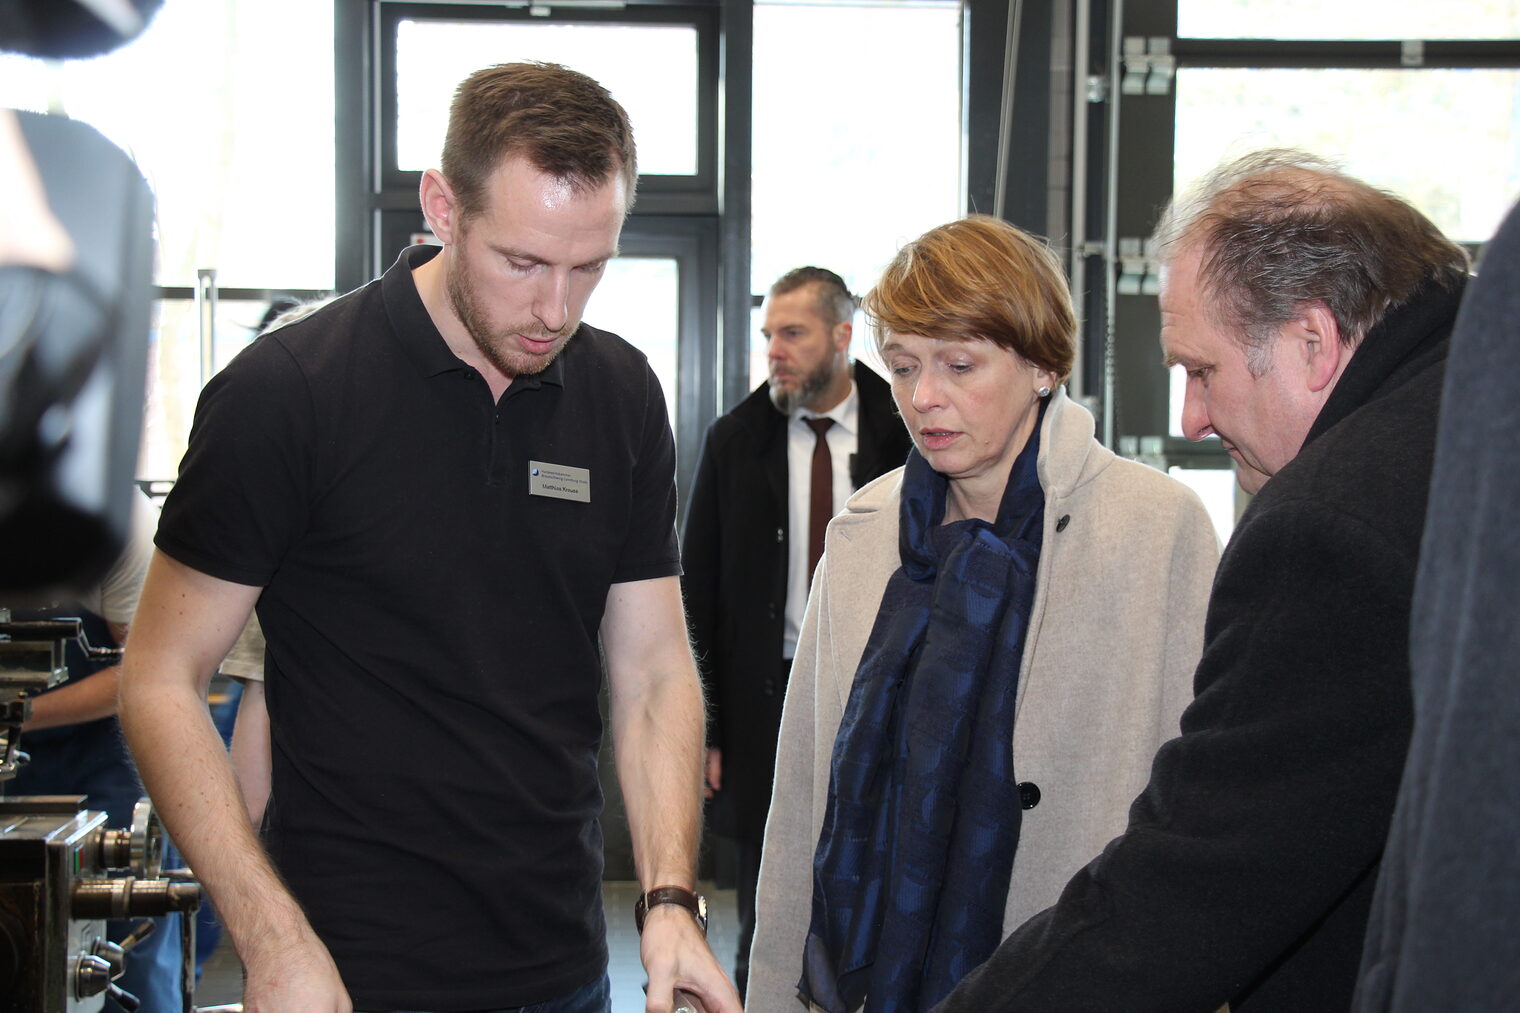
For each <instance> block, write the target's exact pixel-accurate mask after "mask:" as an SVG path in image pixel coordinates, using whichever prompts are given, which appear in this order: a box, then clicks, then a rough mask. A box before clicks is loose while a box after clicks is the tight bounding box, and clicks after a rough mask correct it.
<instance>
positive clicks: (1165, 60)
mask: <svg viewBox="0 0 1520 1013" xmlns="http://www.w3.org/2000/svg"><path fill="white" fill-rule="evenodd" d="M1176 73H1177V58H1176V57H1175V56H1173V55H1172V40H1171V39H1168V38H1167V37H1166V36H1164V35H1153V36H1151V37H1149V38H1143V37H1141V36H1138V35H1127V36H1125V37H1124V80H1123V81H1122V82H1121V83H1120V85H1119V90H1120V91H1121V92H1122V93H1123V94H1125V95H1166V94H1169V93H1170V92H1171V90H1172V78H1173V77H1175V76H1176Z"/></svg>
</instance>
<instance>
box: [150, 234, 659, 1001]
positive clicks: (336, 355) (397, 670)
mask: <svg viewBox="0 0 1520 1013" xmlns="http://www.w3.org/2000/svg"><path fill="white" fill-rule="evenodd" d="M434 252H435V251H434V250H433V249H431V248H420V247H419V248H414V249H412V250H409V251H407V252H406V253H405V254H403V255H402V257H401V259H400V260H399V261H398V262H397V263H396V265H395V266H394V267H392V268H391V269H390V270H389V271H388V272H386V274H385V276H384V277H383V278H381V279H380V280H378V281H376V282H372V283H371V284H369V285H367V286H365V287H364V288H362V289H359V290H358V291H356V292H353V293H350V294H349V295H347V296H345V297H343V298H342V299H339V300H337V301H335V302H334V303H332V304H331V305H329V306H327V307H324V308H323V309H321V310H319V311H317V312H316V313H314V314H312V315H311V316H310V317H307V318H306V319H304V320H301V321H298V322H297V323H294V324H291V325H289V326H287V327H284V328H282V329H280V330H278V331H275V332H273V333H270V334H267V335H265V336H263V337H261V338H259V339H258V340H256V341H255V342H254V343H253V344H252V345H250V346H249V347H248V348H247V349H246V350H245V351H243V352H242V353H241V354H240V355H239V356H238V357H237V358H236V359H235V360H234V361H233V362H231V363H229V364H228V366H227V367H226V369H224V370H223V371H222V372H221V373H220V374H218V375H217V376H216V377H215V378H214V379H213V380H212V381H211V383H210V384H208V385H207V387H206V389H205V391H204V392H203V393H202V395H201V400H200V404H199V406H198V408H197V410H196V418H195V424H194V428H193V430H192V432H191V437H190V447H189V450H188V451H187V453H186V455H185V459H184V462H183V463H182V465H181V467H180V478H179V482H178V483H177V484H176V486H175V488H174V491H173V492H172V493H171V494H170V496H169V498H168V501H167V502H166V503H165V506H164V512H163V519H162V521H161V523H160V525H159V532H158V538H157V542H158V546H159V548H161V549H162V550H163V551H164V552H166V553H168V554H169V555H170V556H173V557H174V558H175V559H177V560H179V561H180V562H182V563H185V564H187V565H189V566H191V567H193V568H195V569H197V570H200V571H203V572H205V573H208V574H211V575H212V576H215V577H219V578H222V579H224V580H230V581H235V582H237V583H242V584H252V585H259V586H263V587H264V589H265V590H264V593H263V595H262V597H261V598H260V600H259V605H258V614H259V620H260V622H261V623H262V624H263V627H264V632H265V635H266V637H267V638H268V642H269V658H268V661H269V664H268V666H267V670H266V686H267V695H268V705H269V713H270V719H271V724H272V728H273V732H272V736H273V764H274V770H273V777H274V787H273V793H272V797H271V801H270V808H269V815H268V817H267V826H266V834H267V840H268V843H269V847H270V850H271V853H272V854H273V856H274V858H275V861H276V863H277V865H278V866H279V869H280V872H281V874H282V875H283V876H285V878H286V880H287V881H288V882H289V884H290V886H291V888H292V890H293V891H294V893H295V895H296V897H297V898H298V899H299V900H300V901H301V903H302V904H303V905H304V906H305V907H306V909H307V911H308V914H309V916H310V918H311V921H312V924H313V926H314V927H315V928H316V930H317V932H318V934H319V935H320V936H321V937H322V939H323V940H324V942H326V944H327V946H328V948H329V949H330V950H331V951H332V954H333V957H334V959H335V960H336V961H337V964H338V968H339V970H340V971H341V972H342V974H343V978H344V981H345V983H346V984H347V986H348V988H349V991H350V993H351V994H352V996H353V999H354V1002H355V1006H356V1008H358V1009H396V1008H405V1009H438V1010H451V1009H459V1010H463V1009H482V1008H500V1007H512V1006H520V1005H525V1004H528V1003H533V1002H537V1001H539V1000H542V999H545V998H549V997H553V996H556V995H560V994H563V993H565V992H569V991H571V990H573V989H574V988H576V987H578V986H580V985H582V984H584V983H586V982H587V981H590V980H591V979H593V978H595V977H596V976H597V975H599V974H600V973H601V972H602V970H603V968H604V967H605V964H606V942H605V929H604V923H603V918H602V911H601V892H600V887H601V871H602V858H601V832H600V829H599V827H598V824H597V816H598V814H599V812H600V810H601V803H602V797H601V791H600V788H599V786H598V782H597V767H596V753H597V747H598V745H599V742H600V738H601V734H602V724H601V719H600V717H599V715H598V711H597V689H598V685H599V682H600V679H601V665H600V662H599V657H598V642H597V630H598V626H599V625H600V623H601V619H602V612H603V608H604V606H605V603H606V597H607V591H608V588H609V586H610V585H611V584H613V583H618V582H623V581H633V580H643V579H647V578H652V577H664V576H670V575H674V574H678V573H679V572H680V564H679V558H678V553H677V547H676V540H675V510H676V504H675V483H674V476H675V450H674V444H673V440H672V438H671V433H670V426H669V423H668V421H667V416H666V408H665V401H664V398H663V396H662V394H661V392H660V386H659V382H658V380H657V379H656V378H655V376H654V373H653V371H652V370H651V369H650V368H649V364H648V362H647V360H646V359H645V357H644V355H643V354H642V353H641V352H639V351H638V350H637V349H635V348H633V347H632V346H631V345H629V344H628V343H627V342H625V341H623V340H622V339H621V338H618V337H616V336H615V335H612V334H609V333H607V332H605V331H599V330H597V329H595V328H592V327H588V326H585V325H582V327H581V328H580V330H579V331H578V332H577V333H576V334H575V335H574V337H572V338H571V340H570V341H569V343H568V344H567V345H566V347H565V349H564V350H563V351H562V352H561V354H560V355H559V357H558V358H557V359H556V360H555V361H554V362H553V363H552V364H551V365H550V366H549V367H548V368H547V369H546V370H544V372H542V373H540V374H538V375H537V376H522V377H518V378H517V379H516V380H515V381H514V382H513V383H512V385H511V386H510V387H509V388H508V389H507V391H506V393H505V394H504V395H503V396H502V398H501V400H500V402H499V403H495V402H493V401H492V398H491V394H490V391H489V389H488V387H487V386H486V382H485V379H484V378H483V377H482V376H481V375H480V374H479V373H478V372H476V371H475V369H473V368H472V367H470V366H468V365H466V364H465V363H464V362H462V361H461V360H460V359H458V358H457V357H456V356H455V355H454V354H453V353H452V352H450V351H449V349H448V346H447V345H446V344H445V343H444V341H443V338H442V336H441V335H440V334H439V333H438V331H437V329H436V328H435V327H434V326H433V324H432V321H431V319H430V318H429V317H428V314H427V311H426V310H425V309H424V307H423V304H422V301H421V299H420V297H419V296H418V294H417V290H416V287H415V285H414V283H413V281H412V277H411V268H413V267H415V266H417V265H419V264H421V263H423V262H424V261H425V260H426V259H427V258H428V257H430V256H432V255H433V254H434ZM530 462H533V463H530ZM535 465H536V466H538V467H539V468H540V470H541V471H543V470H544V466H545V465H547V466H549V470H550V471H557V470H558V469H559V468H561V467H564V466H568V467H570V468H580V469H585V470H586V471H587V472H589V492H590V500H589V502H579V501H576V500H574V499H567V498H560V497H559V496H554V495H541V494H533V493H532V492H531V489H532V488H534V487H536V488H537V489H538V490H539V491H540V492H543V491H546V490H545V486H546V485H554V483H553V482H550V481H547V480H546V479H545V478H544V477H543V475H540V476H539V477H538V478H537V479H535V478H534V477H533V476H532V475H530V469H531V468H533V467H534V466H535ZM556 488H557V489H558V491H560V493H561V495H564V489H565V488H567V487H566V486H564V485H563V484H561V485H559V486H557V487H556ZM547 491H555V490H547Z"/></svg>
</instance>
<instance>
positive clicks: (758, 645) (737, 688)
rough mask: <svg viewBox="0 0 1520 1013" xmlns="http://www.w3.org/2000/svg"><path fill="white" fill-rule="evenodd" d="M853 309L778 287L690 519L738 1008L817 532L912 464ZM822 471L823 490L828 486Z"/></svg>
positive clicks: (832, 297)
mask: <svg viewBox="0 0 1520 1013" xmlns="http://www.w3.org/2000/svg"><path fill="white" fill-rule="evenodd" d="M854 311H855V301H854V299H853V297H852V296H851V295H850V291H849V289H848V288H847V287H846V286H845V283H844V281H843V280H842V279H841V278H840V277H839V276H838V275H837V274H835V273H834V272H832V271H827V270H824V269H822V268H817V267H800V268H797V269H796V270H793V271H790V272H788V273H787V274H785V275H783V276H782V277H781V278H780V279H779V280H778V281H777V282H776V283H775V284H774V285H772V286H771V291H770V294H769V295H768V296H767V298H766V303H765V323H764V326H763V328H762V333H763V334H764V335H765V338H766V342H767V346H766V358H767V360H768V363H769V367H770V380H769V381H767V382H766V383H763V384H761V385H760V386H759V387H758V388H756V389H755V390H754V392H753V393H751V394H750V395H749V396H748V397H747V398H745V399H744V400H743V401H741V402H740V403H739V405H738V406H737V407H735V408H734V409H733V410H732V411H730V412H729V413H728V414H726V415H724V416H723V417H722V418H719V419H717V420H716V421H715V422H713V424H712V426H711V427H709V429H708V431H707V437H706V440H705V441H704V443H703V445H702V457H701V461H700V462H699V463H698V465H697V476H696V479H695V481H694V483H693V485H692V491H691V500H690V504H689V506H688V509H687V513H686V524H685V536H684V540H683V543H682V547H681V556H682V565H683V567H684V568H685V571H686V575H685V577H683V578H682V581H681V584H682V589H683V590H684V592H685V596H686V609H687V613H688V615H689V617H690V623H691V633H692V640H693V643H694V645H695V647H696V653H697V659H698V664H699V665H700V667H701V670H702V675H703V678H704V680H705V681H706V684H707V689H708V694H707V695H708V701H709V706H710V708H711V719H710V721H709V724H708V746H709V749H708V763H707V779H708V790H709V791H710V792H715V793H716V794H717V796H718V797H717V799H716V801H715V803H714V812H715V818H714V829H715V830H717V831H718V832H720V833H722V834H723V835H724V836H727V837H731V838H733V840H734V842H735V844H736V849H737V859H738V861H737V865H738V870H737V871H738V902H739V916H740V938H739V952H738V959H737V964H736V966H735V973H734V980H735V983H736V984H737V985H738V986H739V991H740V994H741V995H742V994H743V992H744V985H745V980H746V978H747V977H748V967H749V944H750V940H751V939H752V938H753V936H754V931H755V881H756V878H757V876H758V874H759V870H760V842H761V840H762V837H763V834H764V831H765V816H766V813H767V811H768V810H769V808H770V797H771V777H772V774H773V772H774V768H775V765H776V734H777V730H778V729H779V727H780V724H781V702H782V698H783V697H784V696H785V693H786V677H787V672H788V671H789V670H790V668H791V663H792V662H791V659H792V655H793V653H794V651H795V649H796V645H797V631H798V629H799V628H800V626H801V625H802V613H803V608H804V606H805V605H806V603H807V592H808V584H809V582H810V581H811V579H812V573H813V567H814V566H816V565H817V552H819V551H821V547H822V535H823V531H822V524H823V523H826V522H827V519H828V517H830V516H832V515H833V514H834V513H837V512H838V511H839V510H840V509H841V508H842V507H843V506H844V501H845V500H846V499H847V498H848V497H849V494H850V493H852V492H853V491H854V490H855V489H858V488H859V487H860V486H862V485H864V484H865V483H866V482H869V481H870V480H871V479H873V478H875V477H876V476H878V475H881V474H883V473H884V472H887V471H890V470H892V469H893V468H896V467H899V466H900V465H901V464H902V463H903V461H904V460H905V459H906V457H907V454H908V446H909V438H908V432H907V430H906V429H905V428H904V426H903V424H902V420H901V419H900V418H898V417H897V414H896V411H895V409H894V407H893V405H892V394H891V390H890V389H889V388H888V386H887V384H886V383H885V382H884V381H883V380H882V379H881V378H880V377H878V376H877V375H876V374H875V373H873V372H872V371H871V370H870V369H868V368H866V367H864V366H862V365H860V364H859V363H857V364H856V365H855V367H854V369H853V370H852V369H851V368H850V360H849V348H850V336H851V327H852V324H851V318H852V316H853V314H854ZM825 419H826V420H829V421H823V420H825ZM820 426H821V427H822V429H823V432H822V433H818V432H816V430H817V429H818V428H819V427H820ZM820 457H821V459H820ZM814 467H816V468H818V469H820V470H819V471H818V472H816V474H819V475H822V476H827V477H826V479H825V480H824V481H823V482H822V483H821V485H820V484H817V483H813V482H812V477H813V474H814V471H813V469H814ZM815 497H821V498H815ZM814 508H816V516H810V514H812V513H814Z"/></svg>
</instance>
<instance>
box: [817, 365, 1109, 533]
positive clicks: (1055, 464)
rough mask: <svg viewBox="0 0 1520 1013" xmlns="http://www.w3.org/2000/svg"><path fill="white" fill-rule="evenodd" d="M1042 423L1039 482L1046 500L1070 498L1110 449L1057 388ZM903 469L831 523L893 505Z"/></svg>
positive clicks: (1103, 464)
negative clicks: (1095, 434)
mask: <svg viewBox="0 0 1520 1013" xmlns="http://www.w3.org/2000/svg"><path fill="white" fill-rule="evenodd" d="M1050 398H1051V401H1050V407H1049V408H1048V409H1046V412H1045V424H1044V425H1043V426H1041V427H1040V455H1039V459H1038V461H1037V462H1036V468H1037V469H1038V472H1039V476H1040V486H1041V488H1043V489H1044V490H1045V496H1046V499H1047V500H1048V501H1056V500H1060V499H1064V498H1065V497H1067V496H1070V495H1071V494H1072V493H1073V492H1075V491H1076V490H1077V489H1079V488H1080V487H1082V486H1083V485H1086V484H1087V483H1088V482H1091V481H1092V480H1093V479H1095V478H1097V477H1098V475H1099V474H1101V473H1102V471H1103V469H1104V468H1107V467H1108V465H1109V463H1110V462H1112V461H1113V459H1114V453H1113V451H1111V450H1109V449H1108V448H1107V447H1104V446H1103V445H1101V444H1099V443H1098V442H1097V441H1095V440H1094V439H1093V432H1094V425H1093V417H1092V413H1091V412H1089V411H1088V410H1087V409H1086V408H1083V407H1082V406H1081V405H1079V404H1077V403H1076V402H1075V401H1073V400H1072V399H1071V398H1069V397H1067V395H1066V388H1065V387H1064V386H1063V387H1059V388H1057V389H1056V391H1055V393H1053V394H1051V395H1050ZM901 487H902V469H901V468H898V469H896V470H895V471H889V472H888V473H887V474H885V475H883V476H881V477H880V478H878V479H877V480H876V481H874V482H871V483H870V484H868V485H866V486H865V487H864V488H862V489H861V490H860V491H859V492H857V493H856V494H855V495H854V496H851V497H850V501H849V502H848V503H846V504H845V509H844V513H842V514H841V515H840V516H839V517H838V518H837V519H836V520H835V522H834V523H835V524H839V525H842V526H846V527H847V526H848V525H850V524H851V523H852V520H854V519H857V518H858V519H859V520H865V519H866V517H867V516H868V515H870V514H873V513H876V512H878V511H880V510H883V509H892V510H896V509H897V504H898V500H899V495H898V494H899V491H900V489H901Z"/></svg>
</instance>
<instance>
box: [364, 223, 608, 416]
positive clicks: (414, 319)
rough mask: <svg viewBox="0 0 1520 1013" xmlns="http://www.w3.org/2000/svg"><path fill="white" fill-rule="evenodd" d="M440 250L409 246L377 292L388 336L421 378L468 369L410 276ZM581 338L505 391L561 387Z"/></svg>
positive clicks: (567, 345)
mask: <svg viewBox="0 0 1520 1013" xmlns="http://www.w3.org/2000/svg"><path fill="white" fill-rule="evenodd" d="M442 250H443V247H441V246H434V245H432V244H425V245H417V246H408V247H407V248H406V249H404V250H402V251H401V255H400V256H399V257H397V258H396V262H395V263H394V264H392V265H391V267H390V269H389V270H388V271H386V272H385V274H384V275H382V276H381V279H380V291H381V294H382V296H383V297H384V300H385V314H386V317H387V318H388V319H389V321H390V325H391V334H392V335H393V336H394V337H395V339H396V340H397V341H398V342H400V344H401V347H402V348H403V349H404V350H405V351H406V354H407V357H408V358H410V359H411V360H412V362H413V364H415V365H416V367H417V370H418V372H420V373H421V374H422V375H423V376H437V375H439V374H440V373H449V372H453V371H454V370H458V369H470V368H471V367H470V365H469V364H468V363H466V362H465V361H464V360H463V359H461V358H460V357H459V356H457V355H455V354H454V352H453V350H452V349H451V348H449V343H448V342H447V341H444V340H443V335H442V334H440V333H439V332H438V327H437V325H435V324H434V323H433V318H432V316H431V315H429V314H428V311H427V307H426V306H424V305H423V303H422V296H421V295H419V294H418V293H417V283H416V282H415V281H413V280H412V272H413V271H414V270H416V269H417V268H419V267H421V266H422V265H423V264H426V263H427V262H428V261H429V260H432V259H433V258H434V257H436V256H438V254H439V253H440V252H442ZM581 337H582V335H581V334H580V333H579V332H577V333H576V335H575V336H573V337H571V339H570V341H569V342H568V343H567V344H566V345H565V348H564V350H563V351H561V352H560V354H559V355H557V356H555V357H554V361H553V362H551V363H549V365H548V367H547V368H545V369H544V371H543V372H541V373H535V374H532V375H525V376H519V377H517V378H516V379H514V380H513V381H512V384H511V386H510V387H508V388H507V390H508V391H509V392H510V391H512V390H521V389H524V388H530V387H538V386H541V385H543V384H546V383H549V384H553V385H555V386H557V387H563V386H564V360H565V355H566V354H568V353H569V352H570V351H571V349H572V348H573V347H574V346H575V344H576V342H577V341H578V340H579V339H580V338H581Z"/></svg>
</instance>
